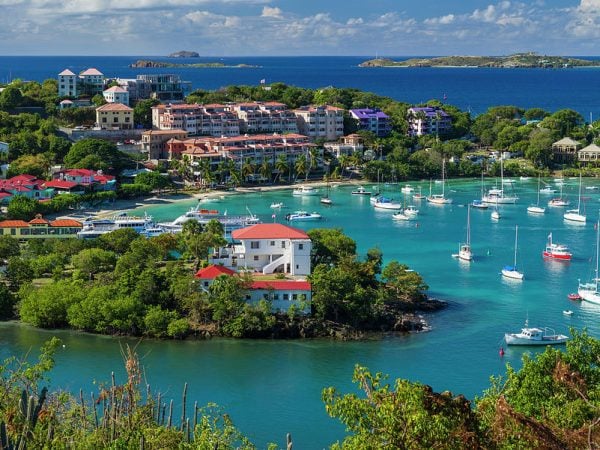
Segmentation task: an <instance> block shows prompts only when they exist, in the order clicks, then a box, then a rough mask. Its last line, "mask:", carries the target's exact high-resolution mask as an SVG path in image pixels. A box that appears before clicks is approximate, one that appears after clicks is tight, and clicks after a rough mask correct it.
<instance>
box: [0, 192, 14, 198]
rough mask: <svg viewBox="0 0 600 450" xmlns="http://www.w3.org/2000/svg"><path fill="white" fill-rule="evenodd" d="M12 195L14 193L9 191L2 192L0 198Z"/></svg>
mask: <svg viewBox="0 0 600 450" xmlns="http://www.w3.org/2000/svg"><path fill="white" fill-rule="evenodd" d="M6 197H12V194H9V193H8V192H0V198H6Z"/></svg>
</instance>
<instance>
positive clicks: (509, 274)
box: [502, 225, 523, 280]
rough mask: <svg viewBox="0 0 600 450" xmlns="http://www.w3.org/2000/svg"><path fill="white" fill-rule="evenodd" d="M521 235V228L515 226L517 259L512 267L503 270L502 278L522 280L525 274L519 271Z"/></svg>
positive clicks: (505, 267)
mask: <svg viewBox="0 0 600 450" xmlns="http://www.w3.org/2000/svg"><path fill="white" fill-rule="evenodd" d="M518 235H519V226H518V225H515V258H514V261H513V265H512V266H504V268H503V269H502V276H503V277H506V278H512V279H514V280H522V279H523V273H522V272H519V270H518V269H517V237H518Z"/></svg>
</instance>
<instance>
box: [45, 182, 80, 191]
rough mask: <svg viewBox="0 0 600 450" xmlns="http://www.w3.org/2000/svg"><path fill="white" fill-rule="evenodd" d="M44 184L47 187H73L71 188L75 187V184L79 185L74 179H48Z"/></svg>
mask: <svg viewBox="0 0 600 450" xmlns="http://www.w3.org/2000/svg"><path fill="white" fill-rule="evenodd" d="M44 186H45V187H47V188H59V189H71V188H74V187H75V186H78V184H77V183H75V182H73V181H66V180H52V181H46V182H45V183H44Z"/></svg>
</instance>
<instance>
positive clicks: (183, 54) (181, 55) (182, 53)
mask: <svg viewBox="0 0 600 450" xmlns="http://www.w3.org/2000/svg"><path fill="white" fill-rule="evenodd" d="M199 57H200V54H199V53H198V52H190V51H187V50H179V51H178V52H175V53H171V54H170V55H169V56H168V58H199Z"/></svg>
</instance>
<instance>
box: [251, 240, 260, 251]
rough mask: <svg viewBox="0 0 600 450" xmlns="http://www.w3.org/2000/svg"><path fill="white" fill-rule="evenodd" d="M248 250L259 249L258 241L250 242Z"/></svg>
mask: <svg viewBox="0 0 600 450" xmlns="http://www.w3.org/2000/svg"><path fill="white" fill-rule="evenodd" d="M250 248H255V249H256V248H260V242H259V241H252V242H250Z"/></svg>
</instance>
